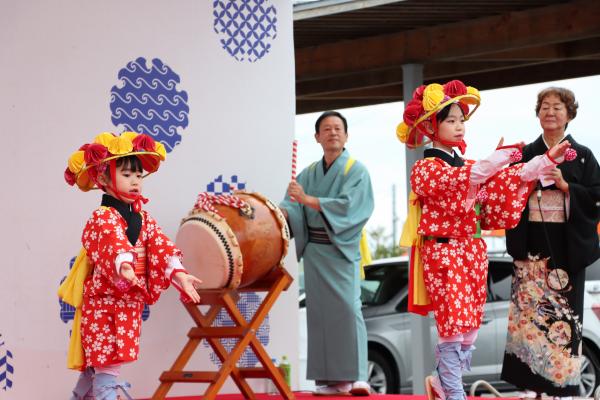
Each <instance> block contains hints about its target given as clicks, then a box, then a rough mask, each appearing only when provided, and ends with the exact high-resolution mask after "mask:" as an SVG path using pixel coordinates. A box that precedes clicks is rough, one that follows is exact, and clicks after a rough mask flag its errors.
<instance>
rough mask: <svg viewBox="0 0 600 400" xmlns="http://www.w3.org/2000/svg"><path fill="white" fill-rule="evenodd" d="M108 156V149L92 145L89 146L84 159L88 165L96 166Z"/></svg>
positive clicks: (97, 144) (99, 145)
mask: <svg viewBox="0 0 600 400" xmlns="http://www.w3.org/2000/svg"><path fill="white" fill-rule="evenodd" d="M107 156H108V149H107V148H106V147H104V146H103V145H101V144H99V143H92V144H90V145H88V146H87V148H86V149H85V153H84V154H83V159H84V160H85V163H86V164H87V165H96V164H98V163H100V162H101V161H102V160H104V159H105V158H106V157H107Z"/></svg>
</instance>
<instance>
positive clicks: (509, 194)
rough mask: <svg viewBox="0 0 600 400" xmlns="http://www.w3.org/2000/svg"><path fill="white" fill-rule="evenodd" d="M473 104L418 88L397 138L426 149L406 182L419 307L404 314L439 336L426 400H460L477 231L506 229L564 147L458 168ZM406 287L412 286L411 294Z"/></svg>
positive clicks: (473, 300)
mask: <svg viewBox="0 0 600 400" xmlns="http://www.w3.org/2000/svg"><path fill="white" fill-rule="evenodd" d="M479 101H480V98H479V92H478V91H477V90H476V89H475V88H472V87H466V86H465V85H464V84H463V83H462V82H460V81H456V80H455V81H451V82H448V83H446V84H445V85H440V84H430V85H427V86H421V87H420V88H418V89H417V90H416V91H415V93H414V95H413V99H412V100H411V101H410V102H409V103H408V104H407V106H406V108H405V111H404V122H402V123H401V124H400V125H399V127H398V130H397V135H398V137H399V139H400V140H401V141H402V142H404V143H406V144H407V146H409V147H411V148H414V147H417V146H419V145H422V144H424V143H423V138H424V137H426V138H428V139H429V140H430V141H431V142H432V143H433V147H431V148H428V149H426V150H425V158H424V159H422V160H419V161H417V162H416V163H415V165H414V167H413V169H412V172H411V178H410V182H411V187H412V190H413V192H414V193H412V194H411V199H412V202H413V203H414V204H416V203H418V204H419V205H420V207H421V216H420V219H419V220H418V225H417V224H415V225H414V226H415V227H416V232H415V234H416V236H415V238H418V240H417V241H414V242H413V243H410V244H411V245H413V244H414V245H416V246H417V247H418V248H417V249H413V255H415V254H416V255H417V257H416V258H418V257H419V255H420V258H421V259H420V260H415V259H414V258H415V257H411V275H415V271H421V273H420V275H419V276H411V277H412V278H416V279H418V278H421V279H422V282H423V283H424V286H425V289H426V293H424V295H425V297H426V298H427V299H426V301H423V302H420V303H418V302H415V301H414V300H415V297H414V293H411V295H410V297H411V298H410V300H411V304H410V305H409V310H410V311H413V312H417V313H419V314H423V315H426V314H427V312H428V311H433V314H434V317H435V321H436V326H437V331H438V336H439V343H438V344H437V346H436V349H435V357H436V370H437V375H436V376H430V377H427V379H426V388H427V393H428V396H429V398H430V400H435V399H445V398H448V399H451V400H463V399H464V398H465V393H464V390H463V386H462V371H463V370H464V369H468V368H469V367H470V361H471V354H472V351H473V349H474V347H473V343H474V342H475V339H476V337H477V331H478V329H479V326H480V325H481V321H482V317H483V307H484V304H485V300H486V282H487V267H488V259H487V251H486V245H485V242H484V240H483V239H482V238H481V229H489V230H492V229H508V228H511V227H514V226H515V225H516V224H517V223H518V222H519V218H520V216H521V212H522V210H523V208H524V206H525V204H526V201H527V195H528V192H529V190H530V189H531V184H530V183H529V182H532V181H534V180H535V179H537V177H538V176H539V175H540V174H541V173H543V172H544V171H546V170H548V169H550V168H552V167H553V166H554V165H555V163H556V161H554V160H559V161H560V160H561V159H562V156H563V153H564V152H565V150H566V149H567V148H568V146H569V143H568V142H563V143H561V144H560V145H557V146H556V147H555V148H552V149H551V150H550V151H549V154H547V155H543V156H539V157H537V158H535V159H533V160H531V161H530V162H529V163H526V164H517V165H514V166H511V167H506V166H507V165H508V164H509V163H511V162H515V161H518V160H519V159H520V156H521V153H520V147H522V144H519V145H515V146H504V147H502V146H501V144H502V143H501V144H500V146H499V147H498V148H497V149H496V150H495V151H494V153H492V154H491V155H490V156H489V157H488V158H486V159H483V160H480V161H477V162H474V161H471V160H464V159H462V158H461V157H459V156H458V154H457V153H456V152H455V151H454V148H455V147H456V148H458V149H459V150H460V151H461V153H464V151H465V148H466V143H465V141H464V135H465V128H464V122H465V120H467V119H468V117H469V116H470V115H471V114H472V113H473V112H474V111H475V109H476V108H477V106H478V105H479ZM473 105H474V106H475V108H474V109H472V110H471V111H470V112H469V106H473ZM501 142H502V141H501ZM407 225H408V224H407ZM405 229H406V227H405ZM404 234H406V232H405V233H404ZM404 234H403V236H404ZM415 250H416V253H415V252H414V251H415ZM421 261H422V267H420V268H421V269H419V267H418V264H419V262H421ZM415 263H416V264H417V265H415ZM413 284H414V280H413V281H412V282H411V284H410V288H411V291H412V290H413V287H414V286H413Z"/></svg>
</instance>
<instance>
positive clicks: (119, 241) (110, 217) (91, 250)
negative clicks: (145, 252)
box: [81, 208, 135, 279]
mask: <svg viewBox="0 0 600 400" xmlns="http://www.w3.org/2000/svg"><path fill="white" fill-rule="evenodd" d="M81 242H82V244H83V247H84V248H85V250H86V252H87V256H88V257H89V259H90V260H92V263H93V264H94V271H95V273H98V272H99V273H100V274H102V275H103V276H105V277H106V278H109V279H111V278H113V277H114V276H115V275H116V266H115V259H116V257H117V255H118V254H121V253H125V252H131V253H134V254H135V251H134V248H133V246H132V245H131V244H130V243H129V241H128V240H127V236H126V235H125V226H124V224H123V222H122V220H121V217H120V216H119V215H118V214H117V213H116V212H113V211H111V210H110V209H108V208H99V209H97V210H96V211H94V213H93V214H92V217H91V218H90V219H89V220H88V222H87V223H86V225H85V228H84V230H83V234H82V236H81Z"/></svg>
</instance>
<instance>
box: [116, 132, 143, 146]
mask: <svg viewBox="0 0 600 400" xmlns="http://www.w3.org/2000/svg"><path fill="white" fill-rule="evenodd" d="M138 135H139V133H136V132H123V133H121V136H119V137H122V138H125V139H127V140H129V141H130V142H132V143H133V139H135V138H136V137H137V136H138Z"/></svg>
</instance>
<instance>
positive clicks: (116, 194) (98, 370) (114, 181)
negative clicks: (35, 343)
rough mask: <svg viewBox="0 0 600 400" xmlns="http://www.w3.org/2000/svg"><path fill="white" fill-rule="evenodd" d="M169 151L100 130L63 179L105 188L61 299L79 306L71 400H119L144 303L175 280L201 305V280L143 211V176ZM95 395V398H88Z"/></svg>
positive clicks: (133, 353) (74, 158)
mask: <svg viewBox="0 0 600 400" xmlns="http://www.w3.org/2000/svg"><path fill="white" fill-rule="evenodd" d="M165 155H166V152H165V149H164V147H163V145H162V144H161V143H158V142H155V141H154V140H153V139H152V138H151V137H149V136H147V135H145V134H137V133H133V132H125V133H123V134H121V135H120V136H115V135H114V134H112V133H102V134H100V135H98V136H96V138H95V139H94V141H93V142H92V143H90V144H85V145H83V146H82V147H81V148H80V149H79V150H78V151H76V152H75V153H73V154H72V155H71V157H70V158H69V162H68V167H67V169H66V170H65V179H66V181H67V183H69V184H70V185H75V184H76V185H77V187H79V189H81V190H83V191H88V190H90V189H92V188H94V187H98V188H100V189H102V190H103V191H104V192H105V193H104V195H103V196H102V202H101V205H100V207H99V208H98V209H97V210H95V211H94V213H93V214H92V216H91V218H90V219H89V220H88V222H87V224H86V226H85V228H84V230H83V235H82V243H83V249H82V251H81V253H80V256H79V257H78V259H77V261H76V263H75V265H74V266H73V268H72V269H71V272H70V274H69V276H68V277H67V279H66V280H65V282H64V283H63V285H61V288H60V289H59V295H60V296H61V297H62V298H63V299H64V300H65V301H66V302H68V303H70V304H72V305H73V306H75V307H76V316H75V320H74V324H73V332H72V335H71V344H70V348H69V360H68V366H69V368H72V369H78V370H80V371H82V372H81V374H80V376H79V380H78V382H77V384H76V386H75V388H74V389H73V394H72V397H71V400H78V399H84V398H94V399H96V400H114V399H117V389H118V388H121V389H122V390H123V392H124V393H125V396H126V397H127V398H128V399H131V397H130V396H129V395H128V394H127V392H126V391H125V388H126V387H129V385H128V384H126V383H117V381H116V379H117V377H118V376H119V372H120V368H121V365H123V364H125V363H130V362H132V361H135V360H136V359H137V358H138V351H139V340H140V332H141V323H142V318H141V317H142V310H143V308H144V304H153V303H155V302H156V301H157V300H158V298H159V297H160V294H161V292H162V291H163V290H165V289H167V288H168V287H169V284H170V283H171V282H172V283H173V284H174V285H175V286H177V287H178V289H179V290H180V291H181V292H182V296H184V300H188V301H189V300H191V301H193V302H196V303H197V302H199V301H200V297H199V295H198V293H197V291H196V289H195V286H196V285H198V284H199V283H200V282H201V281H200V280H199V279H197V278H196V277H194V276H192V275H189V274H188V273H187V272H186V271H185V269H184V268H183V266H182V265H181V261H180V258H181V253H180V251H179V250H178V249H177V248H176V247H175V245H174V244H173V243H172V242H171V241H170V240H169V238H168V237H166V236H165V235H164V233H163V232H162V231H161V229H160V227H159V226H158V225H157V223H156V221H155V220H154V219H153V218H152V217H151V216H150V215H149V214H148V213H147V212H146V211H143V210H141V206H142V203H146V202H147V201H148V200H147V199H145V198H144V197H143V196H142V177H143V176H142V175H143V173H144V171H146V172H147V173H152V172H155V171H156V170H157V169H158V167H159V165H160V162H161V161H164V159H165ZM91 396H93V397H91Z"/></svg>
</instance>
